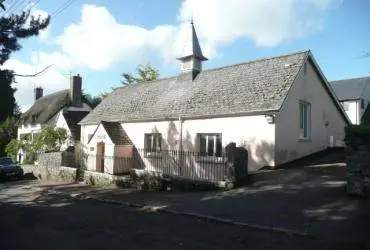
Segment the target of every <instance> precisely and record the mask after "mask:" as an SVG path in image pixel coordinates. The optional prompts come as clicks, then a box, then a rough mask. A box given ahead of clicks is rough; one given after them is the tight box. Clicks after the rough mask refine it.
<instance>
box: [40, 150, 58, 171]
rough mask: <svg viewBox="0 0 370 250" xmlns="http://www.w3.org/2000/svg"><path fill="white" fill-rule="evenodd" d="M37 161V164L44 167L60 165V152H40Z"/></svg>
mask: <svg viewBox="0 0 370 250" xmlns="http://www.w3.org/2000/svg"><path fill="white" fill-rule="evenodd" d="M37 162H38V165H39V166H45V167H56V166H57V167H59V166H62V152H53V153H44V154H41V155H40V156H39V159H38V161H37Z"/></svg>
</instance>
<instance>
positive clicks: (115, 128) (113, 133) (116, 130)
mask: <svg viewBox="0 0 370 250" xmlns="http://www.w3.org/2000/svg"><path fill="white" fill-rule="evenodd" d="M101 124H102V126H103V127H104V129H105V131H106V132H107V134H108V136H109V138H110V139H111V140H112V142H113V143H114V144H115V145H132V142H131V140H130V138H129V137H128V135H127V134H126V132H125V131H124V130H123V128H122V126H121V124H120V123H119V122H106V121H102V122H101Z"/></svg>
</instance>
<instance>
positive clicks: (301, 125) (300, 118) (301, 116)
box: [299, 103, 304, 129]
mask: <svg viewBox="0 0 370 250" xmlns="http://www.w3.org/2000/svg"><path fill="white" fill-rule="evenodd" d="M303 116H304V115H303V104H302V103H300V104H299V121H300V123H299V127H300V128H301V129H303V127H304V125H303V124H304V118H303Z"/></svg>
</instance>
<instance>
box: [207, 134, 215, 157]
mask: <svg viewBox="0 0 370 250" xmlns="http://www.w3.org/2000/svg"><path fill="white" fill-rule="evenodd" d="M207 155H209V156H213V155H215V136H208V152H207Z"/></svg>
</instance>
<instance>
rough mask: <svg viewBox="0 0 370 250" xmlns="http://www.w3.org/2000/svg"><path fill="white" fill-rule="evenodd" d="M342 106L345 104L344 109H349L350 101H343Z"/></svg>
mask: <svg viewBox="0 0 370 250" xmlns="http://www.w3.org/2000/svg"><path fill="white" fill-rule="evenodd" d="M342 106H343V109H344V111H348V110H349V103H348V102H342Z"/></svg>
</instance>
